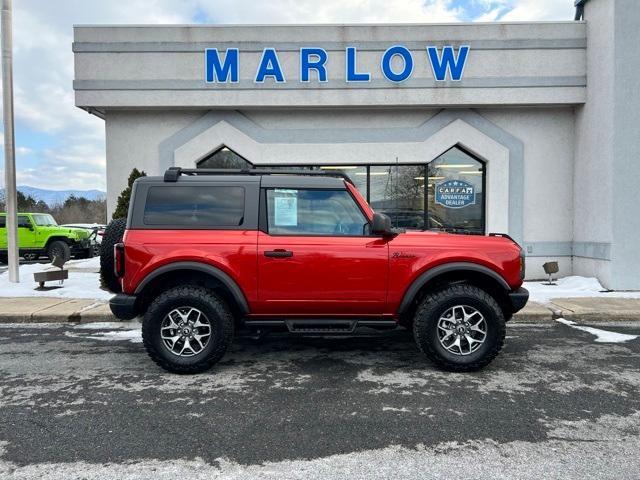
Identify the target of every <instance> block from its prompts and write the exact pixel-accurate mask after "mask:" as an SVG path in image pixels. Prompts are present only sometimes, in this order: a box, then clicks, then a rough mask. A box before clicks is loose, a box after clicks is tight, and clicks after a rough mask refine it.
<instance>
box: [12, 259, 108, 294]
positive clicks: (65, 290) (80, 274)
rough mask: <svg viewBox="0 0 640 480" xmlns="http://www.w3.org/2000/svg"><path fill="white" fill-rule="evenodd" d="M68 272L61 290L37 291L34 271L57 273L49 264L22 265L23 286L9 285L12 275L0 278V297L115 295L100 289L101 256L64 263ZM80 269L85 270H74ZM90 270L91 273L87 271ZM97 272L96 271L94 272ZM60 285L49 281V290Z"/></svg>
mask: <svg viewBox="0 0 640 480" xmlns="http://www.w3.org/2000/svg"><path fill="white" fill-rule="evenodd" d="M65 268H67V269H69V279H68V280H65V281H64V283H63V284H62V288H55V289H51V290H36V288H37V287H38V284H37V283H36V282H35V281H34V280H33V274H34V273H35V272H44V271H47V270H52V269H54V270H55V267H52V266H51V265H49V264H43V263H33V264H30V265H20V283H11V282H9V272H8V271H6V272H4V273H2V274H1V275H0V297H54V298H55V297H60V298H89V299H96V300H109V299H110V298H111V297H113V294H112V293H110V292H107V291H105V290H102V289H101V288H100V276H99V274H98V273H97V270H98V269H99V268H100V259H99V258H98V257H94V258H89V259H86V260H71V261H69V262H67V263H66V264H65ZM75 269H81V270H82V271H74V270H75ZM87 270H89V271H87ZM91 270H94V271H91ZM59 284H60V282H57V281H56V282H47V283H46V284H45V285H46V286H47V287H53V286H58V285H59Z"/></svg>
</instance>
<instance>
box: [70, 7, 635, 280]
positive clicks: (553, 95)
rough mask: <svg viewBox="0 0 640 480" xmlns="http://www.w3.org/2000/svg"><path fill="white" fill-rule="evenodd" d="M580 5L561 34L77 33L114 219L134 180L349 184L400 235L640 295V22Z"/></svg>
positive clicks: (631, 15)
mask: <svg viewBox="0 0 640 480" xmlns="http://www.w3.org/2000/svg"><path fill="white" fill-rule="evenodd" d="M559 1H571V0H559ZM576 3H577V6H576V8H577V15H576V17H577V20H575V21H570V20H568V21H565V22H526V23H456V24H422V25H417V24H399V25H390V24H381V25H260V26H248V25H247V26H240V25H238V26H226V25H194V26H190V25H189V26H185V25H179V26H178V25H176V26H93V25H91V26H76V27H75V33H74V43H73V51H74V55H75V80H74V89H75V101H76V105H77V106H78V107H80V108H82V109H85V110H86V111H88V112H89V113H91V114H94V115H97V116H99V117H101V118H103V119H104V121H105V126H106V157H107V191H108V209H109V211H110V212H113V210H114V208H115V202H116V198H117V197H118V195H119V193H120V191H121V190H122V189H123V188H124V187H125V186H126V181H127V177H128V175H129V173H130V171H131V170H132V169H133V168H134V167H136V168H138V169H140V170H144V171H146V172H147V173H148V174H153V175H158V174H162V173H163V172H164V171H165V170H166V169H167V168H168V167H172V166H181V167H187V168H260V167H265V166H270V167H289V168H291V167H295V168H304V169H309V168H311V169H325V170H334V169H338V170H341V171H344V172H345V173H347V174H348V175H349V177H350V178H351V179H352V180H353V182H354V183H355V184H356V186H357V187H358V188H359V189H360V191H361V192H362V193H363V195H365V196H366V197H367V199H368V200H369V202H370V203H371V205H372V207H373V208H374V209H375V210H376V211H380V212H384V213H387V214H388V215H389V216H390V217H391V218H392V221H393V222H394V224H395V225H397V226H399V227H406V228H419V229H443V230H450V231H455V232H462V233H469V234H484V233H490V232H503V233H508V234H509V235H510V236H512V237H513V238H514V239H515V240H517V241H518V242H519V243H520V244H521V245H522V246H523V248H524V249H525V251H526V253H527V277H528V278H542V277H544V272H543V269H542V265H543V264H544V263H545V262H548V261H558V262H559V267H560V275H562V276H564V275H571V274H574V275H583V276H596V277H598V278H599V279H600V281H601V283H602V284H603V285H604V286H605V287H607V288H612V289H621V290H631V289H640V254H639V253H638V251H637V250H638V249H639V248H640V242H639V240H638V239H639V238H640V211H639V209H638V201H637V200H638V199H639V198H640V83H639V81H638V74H639V73H640V29H639V28H638V25H640V10H639V9H638V8H637V5H636V2H634V1H632V0H586V1H583V0H579V1H578V2H576Z"/></svg>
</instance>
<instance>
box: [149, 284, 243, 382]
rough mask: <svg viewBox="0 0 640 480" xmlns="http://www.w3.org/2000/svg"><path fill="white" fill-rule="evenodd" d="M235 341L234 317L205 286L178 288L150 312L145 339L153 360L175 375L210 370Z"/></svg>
mask: <svg viewBox="0 0 640 480" xmlns="http://www.w3.org/2000/svg"><path fill="white" fill-rule="evenodd" d="M232 339H233V316H232V315H231V312H230V310H229V308H228V307H227V306H226V305H225V303H224V302H223V301H222V300H221V299H220V298H219V297H218V296H217V295H216V294H215V293H214V292H213V291H212V290H208V289H206V288H203V287H196V286H184V287H175V288H172V289H170V290H167V291H165V292H163V293H162V294H160V295H159V296H158V297H157V298H156V299H155V300H154V301H153V302H151V305H150V306H149V308H148V309H147V312H146V313H145V315H144V319H143V322H142V340H143V342H144V346H145V348H146V349H147V353H148V354H149V356H150V357H151V359H152V360H153V361H154V362H155V363H157V364H158V365H159V366H161V367H162V368H164V369H165V370H168V371H170V372H174V373H199V372H204V371H205V370H208V369H209V368H211V366H212V365H213V364H215V363H216V362H218V361H219V360H220V359H221V358H222V356H223V355H224V354H225V352H226V351H227V348H228V347H229V345H230V344H231V341H232Z"/></svg>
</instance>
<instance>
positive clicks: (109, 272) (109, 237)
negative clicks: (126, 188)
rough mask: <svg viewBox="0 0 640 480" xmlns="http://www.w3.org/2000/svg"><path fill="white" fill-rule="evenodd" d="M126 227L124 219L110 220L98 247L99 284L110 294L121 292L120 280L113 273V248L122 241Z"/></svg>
mask: <svg viewBox="0 0 640 480" xmlns="http://www.w3.org/2000/svg"><path fill="white" fill-rule="evenodd" d="M126 226H127V220H126V219H125V218H117V219H115V220H112V221H111V222H110V223H109V225H107V228H105V230H104V235H103V236H102V244H101V246H100V284H101V285H102V288H106V289H107V290H109V291H110V292H113V293H120V292H122V286H121V285H120V280H118V278H117V277H116V274H115V272H114V271H113V246H114V245H115V244H116V243H120V242H121V241H122V237H123V235H124V230H125V228H126Z"/></svg>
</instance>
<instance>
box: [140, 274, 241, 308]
mask: <svg viewBox="0 0 640 480" xmlns="http://www.w3.org/2000/svg"><path fill="white" fill-rule="evenodd" d="M178 270H191V271H195V272H202V273H206V274H207V275H210V276H212V277H213V278H215V279H216V280H218V281H219V282H220V283H222V284H223V285H224V286H225V287H227V288H228V289H229V292H231V295H232V296H233V298H234V300H235V301H236V303H237V305H238V307H239V308H240V311H241V313H242V314H243V315H246V314H248V313H249V304H248V303H247V299H246V297H245V296H244V293H243V292H242V289H241V288H240V287H239V286H238V284H237V283H236V282H235V280H233V278H231V277H230V276H229V275H227V274H226V273H225V272H223V271H222V270H220V269H219V268H216V267H214V266H213V265H209V264H208V263H200V262H174V263H169V264H167V265H163V266H161V267H158V268H156V269H155V270H154V271H152V272H151V273H150V274H148V275H147V276H146V277H145V278H144V280H142V282H140V284H139V285H138V286H137V287H136V290H135V294H136V295H138V294H140V293H141V292H142V291H143V290H144V288H145V287H146V286H147V285H149V283H151V281H153V280H154V279H155V278H157V277H159V276H160V275H164V274H165V273H168V272H174V271H178Z"/></svg>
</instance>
